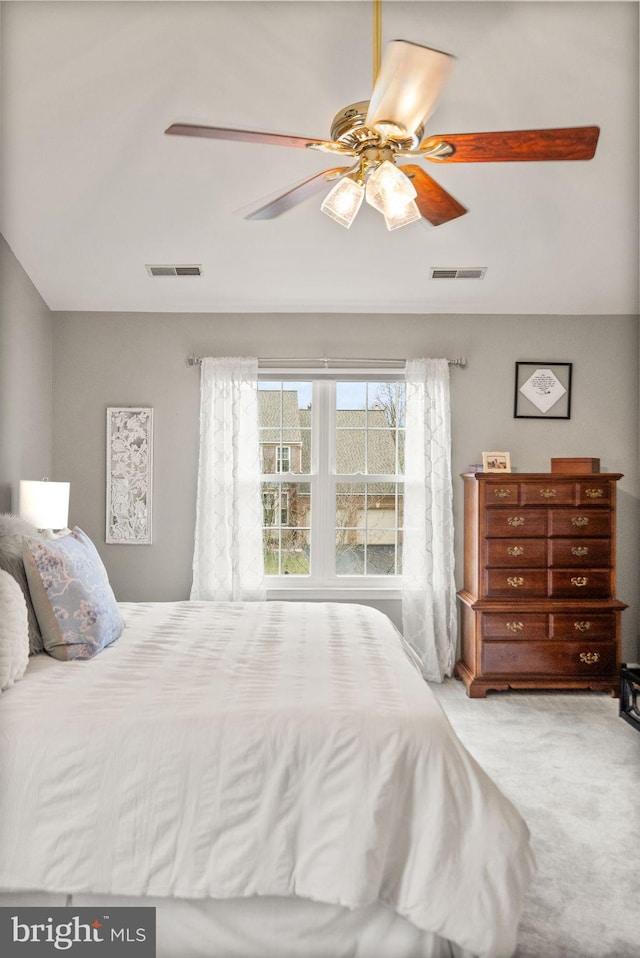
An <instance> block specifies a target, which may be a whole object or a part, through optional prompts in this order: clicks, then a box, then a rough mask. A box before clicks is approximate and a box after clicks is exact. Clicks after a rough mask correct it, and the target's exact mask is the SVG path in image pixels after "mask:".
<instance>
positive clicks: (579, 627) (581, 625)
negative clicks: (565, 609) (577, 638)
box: [573, 619, 591, 632]
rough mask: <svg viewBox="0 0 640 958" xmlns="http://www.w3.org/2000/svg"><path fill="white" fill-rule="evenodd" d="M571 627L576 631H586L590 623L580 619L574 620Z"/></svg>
mask: <svg viewBox="0 0 640 958" xmlns="http://www.w3.org/2000/svg"><path fill="white" fill-rule="evenodd" d="M573 627H574V629H575V630H576V632H588V631H589V629H590V628H591V623H590V622H588V621H585V620H584V619H582V620H581V621H578V622H574V623H573Z"/></svg>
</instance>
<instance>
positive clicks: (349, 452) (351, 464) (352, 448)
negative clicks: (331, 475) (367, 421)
mask: <svg viewBox="0 0 640 958" xmlns="http://www.w3.org/2000/svg"><path fill="white" fill-rule="evenodd" d="M365 471H366V432H365V430H364V429H338V431H337V433H336V472H337V474H338V475H339V476H344V475H348V474H349V473H354V472H365Z"/></svg>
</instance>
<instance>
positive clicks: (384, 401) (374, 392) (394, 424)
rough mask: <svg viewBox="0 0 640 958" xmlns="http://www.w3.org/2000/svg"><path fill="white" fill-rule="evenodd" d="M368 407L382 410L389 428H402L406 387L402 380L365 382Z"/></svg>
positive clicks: (378, 410) (377, 410)
mask: <svg viewBox="0 0 640 958" xmlns="http://www.w3.org/2000/svg"><path fill="white" fill-rule="evenodd" d="M367 386H368V408H369V409H370V410H375V411H376V412H382V414H383V415H384V419H385V422H386V425H387V426H388V427H389V428H390V429H397V428H398V427H402V428H404V423H405V410H406V402H405V395H406V388H405V383H403V382H381V383H367Z"/></svg>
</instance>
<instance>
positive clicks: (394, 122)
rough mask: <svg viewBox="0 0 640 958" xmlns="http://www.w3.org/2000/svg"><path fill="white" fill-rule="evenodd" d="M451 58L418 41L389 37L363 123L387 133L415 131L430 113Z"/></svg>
mask: <svg viewBox="0 0 640 958" xmlns="http://www.w3.org/2000/svg"><path fill="white" fill-rule="evenodd" d="M453 59H454V58H453V57H452V56H449V54H448V53H441V52H440V51H439V50H432V49H430V48H429V47H423V46H420V44H418V43H410V42H409V41H408V40H392V41H391V43H388V44H387V46H386V49H385V54H384V57H383V59H382V65H381V67H380V72H379V74H378V77H377V79H376V83H375V86H374V88H373V93H372V94H371V100H370V101H369V110H368V112H367V119H366V123H365V125H366V126H367V127H368V128H369V129H377V130H379V131H380V132H381V133H383V134H385V133H386V134H388V135H391V136H393V135H394V133H395V134H396V135H397V134H403V135H405V136H406V135H411V134H412V133H415V131H416V130H417V129H418V127H419V126H421V124H422V123H424V121H425V120H426V118H427V117H428V116H430V114H431V113H432V112H433V110H434V107H435V105H436V101H437V99H438V97H439V96H440V92H441V90H442V88H443V87H444V85H445V83H446V81H447V78H448V76H449V73H450V71H451V65H452V62H453Z"/></svg>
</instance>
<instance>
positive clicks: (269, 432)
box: [258, 381, 312, 474]
mask: <svg viewBox="0 0 640 958" xmlns="http://www.w3.org/2000/svg"><path fill="white" fill-rule="evenodd" d="M311 399H312V384H311V383H310V382H302V383H299V382H285V381H282V382H263V381H261V382H259V383H258V418H259V426H260V435H259V441H260V447H261V461H262V471H263V473H265V474H274V473H282V472H294V473H300V472H303V471H305V472H310V471H311V415H312V408H311V406H312V403H311Z"/></svg>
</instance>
